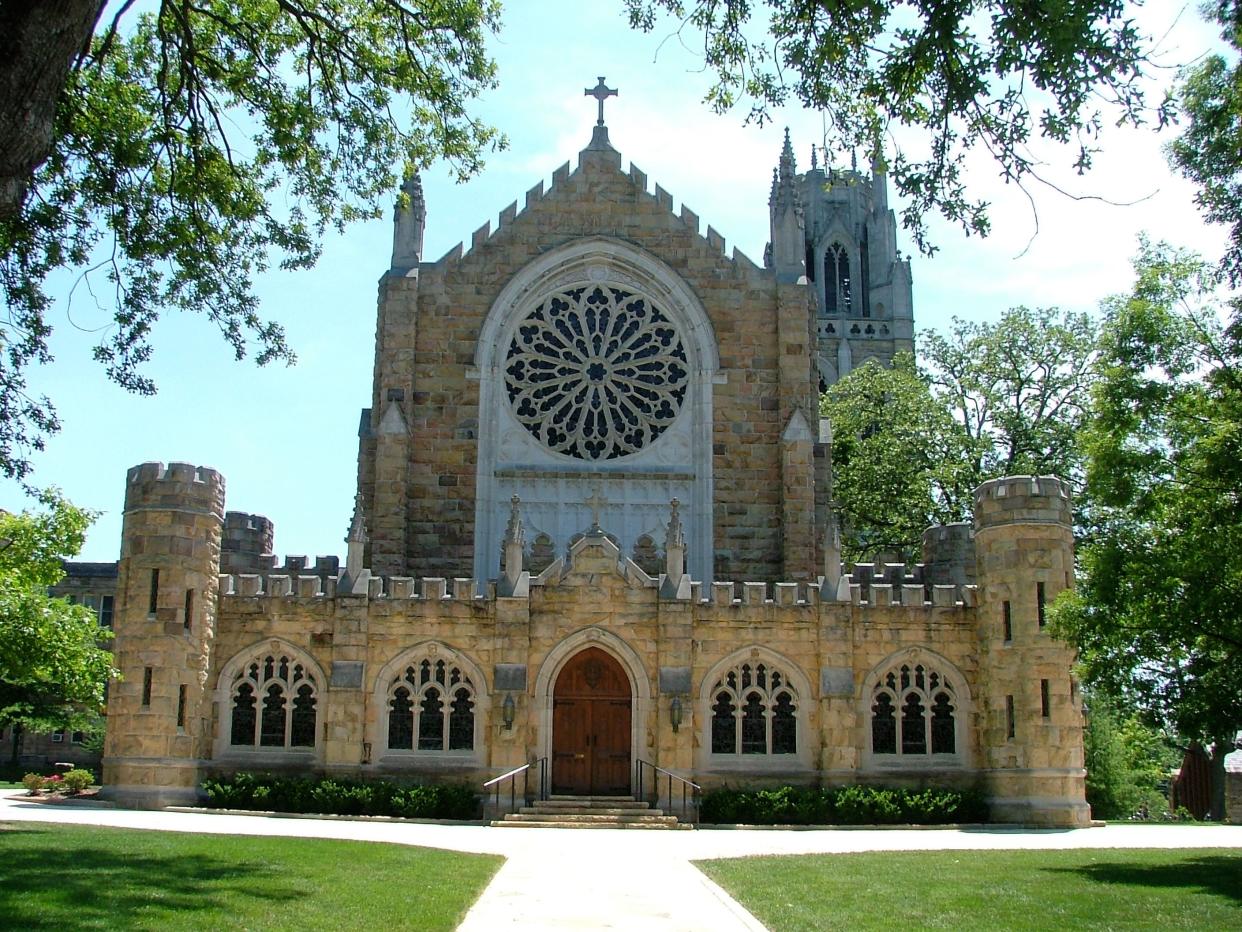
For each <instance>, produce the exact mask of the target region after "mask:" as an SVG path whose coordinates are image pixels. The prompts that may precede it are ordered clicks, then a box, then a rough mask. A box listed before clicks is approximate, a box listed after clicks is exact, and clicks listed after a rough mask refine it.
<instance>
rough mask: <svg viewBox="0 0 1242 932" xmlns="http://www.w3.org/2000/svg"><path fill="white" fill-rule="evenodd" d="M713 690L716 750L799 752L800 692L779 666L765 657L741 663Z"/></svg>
mask: <svg viewBox="0 0 1242 932" xmlns="http://www.w3.org/2000/svg"><path fill="white" fill-rule="evenodd" d="M711 695H712V706H711V746H712V753H713V754H796V753H798V718H797V714H796V713H797V710H798V696H797V694H796V693H795V692H794V689H793V687H792V686H791V685H790V684H789V681H788V678H787V677H786V676H785V675H784V674H783V673H782V672H781V671H780V670H777V669H776V668H775V667H772V666H770V665H769V664H766V663H764V662H762V661H754V662H751V661H745V662H743V663H739V664H738V665H737V666H735V667H732V668H730V669H729V670H727V671H726V672H725V673H724V675H723V676H721V677H720V679H719V680H717V681H716V684H715V686H713V687H712V692H711Z"/></svg>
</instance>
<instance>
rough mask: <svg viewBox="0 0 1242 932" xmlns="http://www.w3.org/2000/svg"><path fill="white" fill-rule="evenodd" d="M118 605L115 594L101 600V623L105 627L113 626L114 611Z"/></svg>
mask: <svg viewBox="0 0 1242 932" xmlns="http://www.w3.org/2000/svg"><path fill="white" fill-rule="evenodd" d="M115 605H116V599H115V598H114V597H113V596H110V595H106V596H104V597H103V598H102V599H100V600H99V625H100V627H103V628H111V627H112V612H113V609H114V607H115Z"/></svg>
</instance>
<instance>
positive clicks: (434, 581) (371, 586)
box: [220, 557, 494, 602]
mask: <svg viewBox="0 0 1242 932" xmlns="http://www.w3.org/2000/svg"><path fill="white" fill-rule="evenodd" d="M290 559H293V560H294V562H295V563H296V562H297V561H298V560H299V559H300V560H302V561H305V559H306V558H305V557H301V558H286V561H288V560H290ZM321 561H332V564H333V565H336V563H337V562H338V561H337V558H336V557H320V558H318V560H317V561H316V568H318V567H319V566H320V565H321ZM323 565H325V566H326V564H323ZM339 583H340V577H339V576H338V575H330V576H325V575H322V574H319V573H305V572H292V573H288V572H271V573H240V574H229V573H223V574H221V575H220V595H221V596H222V597H234V598H266V599H286V598H296V599H334V598H337V597H338V596H353V597H357V596H360V595H363V594H364V593H362V592H358V591H352V592H347V591H345V590H343V589H342V588H341V587H340V585H339ZM365 584H366V592H365V595H366V597H367V598H369V599H375V600H384V601H388V600H393V601H399V600H406V601H419V602H440V601H456V602H475V601H481V600H483V599H486V598H491V597H492V596H493V595H494V592H493V591H492V590H494V587H493V586H490V585H489V586H488V587H486V588H487V589H488V592H487V593H486V594H481V593H480V592H479V585H478V581H477V580H475V579H469V578H457V579H453V580H448V579H445V578H443V577H424V578H423V579H421V580H416V579H414V578H413V577H410V576H368V577H366V579H365Z"/></svg>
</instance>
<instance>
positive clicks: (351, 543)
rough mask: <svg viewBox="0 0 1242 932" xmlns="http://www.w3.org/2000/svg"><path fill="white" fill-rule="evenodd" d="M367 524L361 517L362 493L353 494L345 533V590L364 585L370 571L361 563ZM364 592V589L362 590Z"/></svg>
mask: <svg viewBox="0 0 1242 932" xmlns="http://www.w3.org/2000/svg"><path fill="white" fill-rule="evenodd" d="M368 539H369V538H368V537H367V525H366V520H365V519H364V518H363V504H362V493H361V492H359V493H358V494H357V495H355V496H354V516H353V518H352V519H351V520H350V522H349V533H348V534H346V535H345V578H346V581H347V585H346V586H344V588H345V590H346V591H351V592H352V591H353V590H354V588H355V587H356V586H357V585H358V584H361V586H365V585H366V580H367V579H368V578H369V577H370V575H371V574H370V572H369V571H368V570H367V569H366V567H364V566H363V565H362V558H363V552H364V551H365V549H366V546H367V540H368ZM363 591H364V592H365V589H364V590H363Z"/></svg>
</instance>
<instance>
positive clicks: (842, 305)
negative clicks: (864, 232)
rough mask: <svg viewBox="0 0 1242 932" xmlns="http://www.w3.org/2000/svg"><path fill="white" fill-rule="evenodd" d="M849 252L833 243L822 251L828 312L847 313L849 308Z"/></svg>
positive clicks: (850, 302) (850, 301)
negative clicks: (825, 250)
mask: <svg viewBox="0 0 1242 932" xmlns="http://www.w3.org/2000/svg"><path fill="white" fill-rule="evenodd" d="M850 293H851V289H850V253H849V250H847V249H846V248H845V247H844V246H842V245H841V244H840V243H833V244H832V245H831V246H829V247H828V250H827V252H825V253H824V296H825V298H826V299H827V305H828V313H829V314H848V313H850V310H851V304H852V300H851V296H850Z"/></svg>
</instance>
